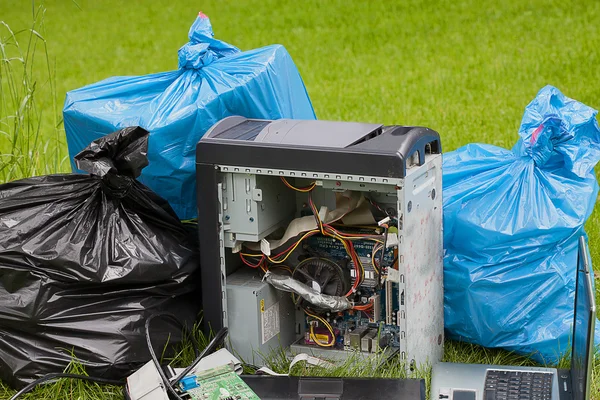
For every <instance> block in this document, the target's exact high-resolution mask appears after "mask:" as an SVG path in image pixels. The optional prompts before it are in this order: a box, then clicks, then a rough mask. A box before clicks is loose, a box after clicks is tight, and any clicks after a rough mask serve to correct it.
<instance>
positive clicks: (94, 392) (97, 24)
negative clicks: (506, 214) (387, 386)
mask: <svg viewBox="0 0 600 400" xmlns="http://www.w3.org/2000/svg"><path fill="white" fill-rule="evenodd" d="M43 4H44V5H45V7H46V9H47V10H46V13H45V16H44V24H43V25H44V26H43V27H40V29H39V33H40V34H41V35H42V36H43V37H44V38H45V40H46V43H47V51H48V55H49V60H50V63H51V66H52V69H51V75H52V77H53V79H52V82H53V84H52V85H51V84H50V83H49V81H48V79H47V77H48V73H47V71H46V70H45V69H44V63H45V53H44V52H42V51H40V49H38V52H37V55H36V60H35V61H34V63H33V71H34V72H33V75H34V77H35V78H36V79H37V84H36V88H35V96H36V102H37V108H36V110H37V111H36V113H35V120H36V121H40V124H39V126H40V131H39V132H40V134H39V135H38V138H39V141H38V145H37V150H34V151H33V152H32V155H31V156H32V157H33V158H34V160H33V161H32V164H33V165H35V168H30V169H22V170H15V171H14V172H13V173H12V174H11V175H10V176H9V178H17V177H20V176H22V175H26V174H41V173H48V172H53V171H55V170H57V169H58V170H61V171H68V169H69V164H68V162H67V161H66V155H67V153H66V144H65V139H64V132H63V131H62V127H61V125H60V122H61V116H60V109H61V104H62V102H63V100H64V97H65V93H66V91H68V90H71V89H75V88H77V87H81V86H83V85H86V84H89V83H92V82H96V81H98V80H101V79H104V78H107V77H110V76H115V75H143V74H148V73H152V72H160V71H167V70H172V69H175V68H176V67H177V49H178V48H179V47H180V46H181V45H182V44H184V43H185V42H186V39H187V31H188V29H189V26H190V24H191V23H192V22H193V20H194V18H195V16H196V15H197V13H198V11H200V10H202V11H203V12H204V13H206V14H207V15H209V16H210V18H211V22H212V24H213V28H214V31H215V34H216V37H218V38H219V39H222V40H225V41H228V42H230V43H232V44H234V45H236V46H238V47H240V48H241V49H244V50H245V49H252V48H257V47H260V46H264V45H268V44H272V43H281V44H283V45H285V46H286V48H287V49H288V51H289V52H290V53H291V55H292V57H293V58H294V61H295V62H296V65H297V66H298V68H299V70H300V72H301V74H302V76H303V78H304V82H305V84H306V86H307V89H308V92H309V94H310V96H311V99H312V101H313V105H314V107H315V110H316V112H317V115H318V117H319V118H320V119H331V120H348V121H370V122H380V123H385V124H406V125H424V126H428V127H431V128H433V129H435V130H437V131H438V132H440V134H441V136H442V143H443V148H444V150H445V151H450V150H454V149H456V148H457V147H459V146H461V145H464V144H467V143H471V142H482V143H490V144H495V145H499V146H504V147H511V146H512V145H513V144H514V142H515V141H516V140H517V137H518V136H517V129H518V126H519V122H520V119H521V116H522V113H523V109H524V107H525V105H526V104H527V103H528V102H529V101H530V100H531V99H532V98H533V97H534V96H535V94H536V93H537V91H538V90H539V89H540V88H541V87H543V86H544V85H546V84H552V85H554V86H556V87H558V88H559V89H561V90H562V91H563V93H565V94H566V95H567V96H569V97H572V98H575V99H577V100H579V101H582V102H583V103H585V104H588V105H590V106H592V107H595V108H599V107H600V84H599V82H600V27H599V26H600V24H599V21H600V2H598V1H595V0H590V1H564V0H561V1H546V0H544V1H542V0H531V1H526V2H524V1H520V0H501V1H497V2H484V1H481V0H456V1H450V0H446V1H428V0H420V1H419V0H406V1H349V0H337V1H333V0H331V1H322V0H311V1H303V2H299V1H294V2H292V1H281V0H262V1H249V0H235V1H219V0H210V1H208V0H207V1H191V0H179V1H172V0H171V1H167V0H153V1H151V0H147V1H135V2H134V1H122V0H121V1H118V0H102V1H101V0H95V1H94V0H78V1H77V2H75V1H73V0H54V1H45V2H43ZM38 5H39V4H38V2H36V4H35V5H34V6H33V7H32V3H31V2H30V1H24V0H2V1H1V2H0V21H4V22H5V23H6V24H8V25H9V26H10V27H11V29H12V30H13V31H15V32H17V31H19V30H22V29H26V28H29V27H30V26H31V21H32V9H34V10H35V9H36V8H37V6H38ZM0 37H6V31H5V28H3V27H1V26H0ZM8 51H9V52H10V51H11V50H10V49H9V50H8ZM2 79H3V81H2V87H4V88H5V87H6V85H7V82H6V81H5V79H6V77H5V76H2ZM53 92H55V93H56V99H58V104H57V105H56V106H55V105H54V104H53V96H52V93H53ZM54 110H56V111H57V112H54ZM10 151H11V148H10V141H9V140H8V139H6V138H3V137H2V135H0V154H6V153H9V152H10ZM25 156H29V155H28V154H26V155H25ZM2 161H4V162H5V161H6V158H0V162H2ZM0 179H8V178H7V177H6V176H5V177H4V178H1V177H0ZM587 230H588V233H589V236H590V247H591V252H592V257H593V260H594V263H595V265H600V241H599V239H600V208H599V207H597V208H596V211H595V212H594V214H593V215H592V217H591V219H590V221H589V222H588V225H587ZM446 359H448V360H453V361H471V362H473V361H475V362H486V361H487V362H489V361H497V362H500V361H502V362H519V363H520V362H526V360H524V359H522V358H520V357H516V356H513V355H508V354H506V353H503V352H498V351H486V350H484V349H481V348H475V347H473V346H467V345H461V344H456V343H448V345H447V347H446ZM335 373H342V371H341V370H339V371H335ZM395 373H399V372H398V370H394V369H391V370H390V371H384V370H379V371H375V372H374V374H384V375H385V374H395ZM595 377H600V365H598V366H597V367H596V369H595ZM593 390H594V393H597V396H598V398H600V378H596V379H595V380H594V387H593ZM69 393H72V394H69ZM111 393H112V394H111ZM118 393H119V391H118V390H116V389H114V388H101V387H97V386H93V385H79V383H72V384H71V383H68V382H62V383H61V384H60V387H59V386H55V387H51V388H46V390H45V391H44V392H37V393H36V394H34V395H33V396H32V397H31V398H57V399H62V398H71V397H72V398H78V397H79V398H94V397H93V396H96V398H111V396H112V397H114V398H119V395H118ZM9 394H10V391H9V390H8V389H6V388H5V387H4V386H2V385H1V384H0V398H8V397H9ZM51 396H54V397H51Z"/></svg>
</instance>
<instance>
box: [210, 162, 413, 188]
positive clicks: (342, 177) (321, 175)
mask: <svg viewBox="0 0 600 400" xmlns="http://www.w3.org/2000/svg"><path fill="white" fill-rule="evenodd" d="M218 168H219V169H220V170H221V171H223V172H235V173H246V174H256V175H270V176H290V177H296V178H310V179H312V180H315V179H316V180H317V185H321V184H322V183H321V182H319V180H323V179H327V180H337V181H349V182H355V181H356V182H368V183H383V184H386V185H396V186H402V185H403V182H404V179H401V178H388V177H381V176H366V175H350V174H340V173H331V172H312V171H296V170H288V169H270V168H254V167H239V166H233V165H219V166H218Z"/></svg>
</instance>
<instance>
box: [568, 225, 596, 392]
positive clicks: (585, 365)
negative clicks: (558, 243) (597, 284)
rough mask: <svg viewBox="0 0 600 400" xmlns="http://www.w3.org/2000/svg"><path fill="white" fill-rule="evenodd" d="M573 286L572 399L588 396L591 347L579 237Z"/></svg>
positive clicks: (588, 290) (588, 281) (589, 298)
mask: <svg viewBox="0 0 600 400" xmlns="http://www.w3.org/2000/svg"><path fill="white" fill-rule="evenodd" d="M577 264H578V265H577V285H576V289H575V318H574V321H573V352H572V358H571V379H572V387H573V399H575V400H579V399H582V400H583V399H587V398H589V397H588V395H589V393H588V390H589V387H588V386H589V380H590V379H591V376H590V375H591V367H592V366H591V364H592V360H593V357H592V354H593V350H594V325H595V322H596V316H595V309H596V305H595V299H594V291H593V286H592V280H593V279H592V278H593V271H592V270H591V268H590V263H589V258H588V252H587V246H586V243H585V239H584V238H583V236H582V237H581V238H580V240H579V257H578V263H577Z"/></svg>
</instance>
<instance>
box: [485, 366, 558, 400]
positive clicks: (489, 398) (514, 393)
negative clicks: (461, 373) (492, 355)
mask: <svg viewBox="0 0 600 400" xmlns="http://www.w3.org/2000/svg"><path fill="white" fill-rule="evenodd" d="M553 375H554V374H552V373H544V372H527V371H502V370H493V369H490V370H488V371H487V373H486V375H485V389H484V390H485V392H484V396H483V400H551V399H552V376H553Z"/></svg>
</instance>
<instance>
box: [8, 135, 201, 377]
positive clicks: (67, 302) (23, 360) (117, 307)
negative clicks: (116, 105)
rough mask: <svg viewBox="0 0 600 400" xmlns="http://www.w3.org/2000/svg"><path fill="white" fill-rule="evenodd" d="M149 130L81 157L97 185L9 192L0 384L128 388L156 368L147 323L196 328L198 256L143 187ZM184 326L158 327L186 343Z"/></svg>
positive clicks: (78, 181) (71, 179) (157, 336)
mask: <svg viewBox="0 0 600 400" xmlns="http://www.w3.org/2000/svg"><path fill="white" fill-rule="evenodd" d="M147 138H148V132H147V131H146V130H144V129H142V128H139V127H131V128H125V129H122V130H120V131H117V132H114V133H112V134H110V135H108V136H105V137H103V138H101V139H98V140H96V141H94V142H93V143H91V144H90V146H89V147H88V148H87V149H85V150H83V151H82V152H81V153H79V154H78V155H77V156H76V160H77V166H78V168H80V169H82V170H85V171H87V172H89V173H90V175H83V174H64V175H49V176H41V177H35V178H29V179H23V180H20V181H15V182H10V183H6V184H3V185H0V379H2V380H3V381H5V382H7V383H9V384H10V385H12V386H13V387H15V388H18V387H21V386H23V385H25V384H27V383H29V382H31V381H32V380H33V379H35V378H38V377H40V376H42V375H45V374H47V373H50V372H62V371H63V370H64V369H65V368H66V366H67V365H68V364H69V362H70V361H71V360H72V357H73V356H74V357H75V358H76V359H77V360H78V361H79V362H81V363H82V364H83V365H84V366H85V367H86V371H87V373H88V374H89V375H91V376H96V377H103V378H107V379H121V378H124V377H126V376H127V375H128V374H129V373H131V372H132V371H133V370H134V369H136V368H138V367H139V366H140V365H141V364H143V363H144V362H147V361H148V360H149V359H150V356H149V353H148V350H147V346H146V339H145V332H144V323H145V320H146V319H147V318H148V317H149V316H150V315H152V314H154V313H156V312H159V311H161V312H163V311H166V312H170V313H172V314H174V315H175V316H176V317H177V319H178V320H179V322H180V323H182V324H184V325H188V326H190V327H191V325H192V324H193V323H194V320H195V318H196V316H197V313H198V311H199V305H200V302H199V301H198V300H196V299H198V298H199V297H198V295H197V294H196V293H195V290H196V284H195V282H194V281H195V280H196V279H195V278H196V277H195V276H194V275H195V274H194V273H195V271H196V270H197V267H198V265H197V256H196V250H195V249H196V247H195V246H194V245H193V243H192V242H191V241H190V240H189V236H188V233H187V231H186V228H185V227H184V226H183V225H182V223H181V222H180V221H179V219H178V218H177V216H176V214H175V213H174V212H173V210H172V209H171V207H170V206H169V204H168V203H167V202H166V201H165V200H163V199H162V198H160V197H159V196H157V195H156V194H155V193H153V192H152V191H151V190H150V189H148V188H147V187H146V186H144V185H143V184H141V183H139V182H138V181H136V179H135V178H136V177H137V176H139V174H140V172H141V170H142V168H144V166H146V165H147V164H148V160H147V158H146V150H147ZM174 332H181V327H180V326H178V324H177V322H176V321H172V320H170V319H165V320H161V321H160V323H156V324H154V325H153V328H152V337H153V341H154V340H155V341H156V343H163V344H164V343H166V341H167V340H168V341H169V343H170V344H173V343H176V342H177V341H178V340H180V338H178V337H176V336H173V333H174Z"/></svg>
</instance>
